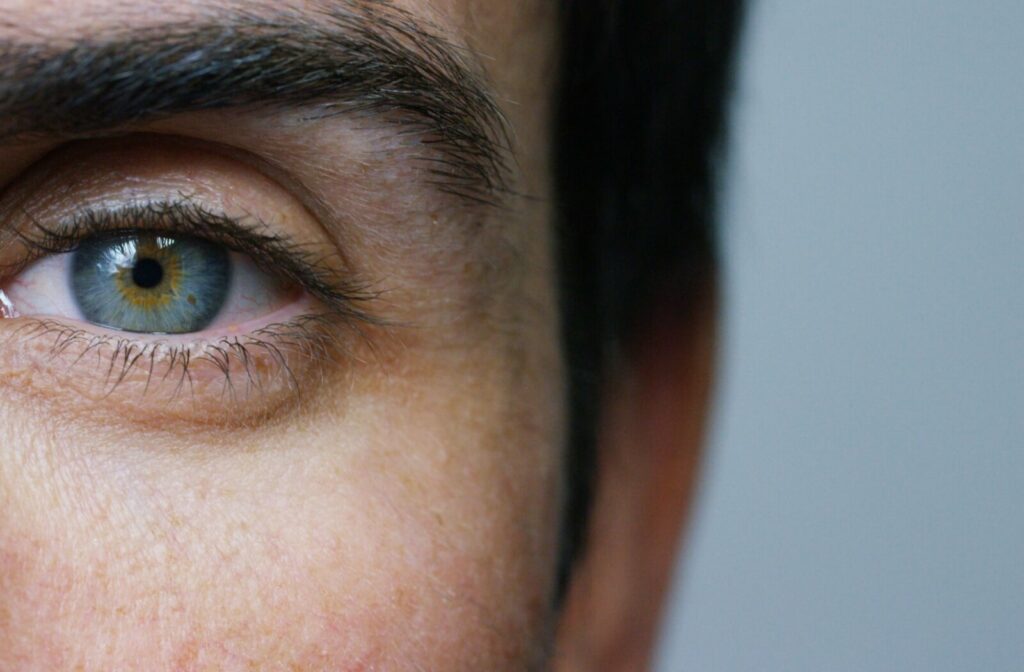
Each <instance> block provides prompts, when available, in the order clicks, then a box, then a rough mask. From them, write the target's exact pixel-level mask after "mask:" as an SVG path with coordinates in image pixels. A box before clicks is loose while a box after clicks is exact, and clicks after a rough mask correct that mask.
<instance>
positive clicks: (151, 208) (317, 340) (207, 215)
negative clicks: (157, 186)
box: [0, 196, 382, 398]
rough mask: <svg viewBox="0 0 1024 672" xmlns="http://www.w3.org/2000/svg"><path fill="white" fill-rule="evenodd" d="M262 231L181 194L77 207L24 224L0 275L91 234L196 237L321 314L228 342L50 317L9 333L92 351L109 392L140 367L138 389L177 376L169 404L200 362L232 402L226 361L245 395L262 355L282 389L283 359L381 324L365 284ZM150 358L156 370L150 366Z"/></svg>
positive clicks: (61, 350)
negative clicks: (292, 288)
mask: <svg viewBox="0 0 1024 672" xmlns="http://www.w3.org/2000/svg"><path fill="white" fill-rule="evenodd" d="M266 229H267V226H266V225H265V224H263V223H261V222H259V221H256V220H253V219H247V220H239V219H233V218H230V217H227V216H225V215H222V214H218V213H214V212H211V211H209V210H207V209H205V208H203V207H202V206H200V205H199V204H197V203H194V202H193V201H191V200H190V199H188V198H187V197H185V196H182V197H181V198H180V200H178V201H175V202H158V203H146V204H143V205H139V204H133V205H129V206H125V207H121V208H118V209H113V210H85V211H83V212H80V213H77V214H76V215H75V216H73V217H72V218H69V219H68V220H67V221H65V222H62V223H60V224H58V226H57V227H56V228H48V227H46V226H44V225H43V224H42V223H40V222H36V221H33V222H32V223H31V226H30V227H29V230H28V231H21V232H18V234H17V239H18V240H20V241H21V243H22V244H23V245H24V246H25V248H26V254H25V255H24V256H23V257H22V258H21V259H20V260H19V261H18V262H17V263H16V264H15V265H13V266H11V267H8V268H3V269H0V278H4V277H11V276H14V275H17V274H18V273H20V272H21V271H22V270H24V269H25V268H27V267H28V266H29V265H31V264H32V263H33V262H35V261H37V260H39V259H41V258H43V257H46V256H48V255H53V254H64V253H70V252H74V251H75V250H76V249H78V247H79V246H81V244H82V243H83V242H84V241H86V240H88V239H89V238H92V237H94V236H99V235H103V236H116V235H137V234H139V233H146V234H148V235H160V234H164V235H168V236H179V237H180V236H182V235H189V236H194V237H197V238H202V239H204V240H208V241H210V242H213V243H216V244H219V245H222V246H224V247H225V248H227V249H229V250H232V251H234V252H238V253H242V254H246V255H247V256H249V257H250V258H251V259H252V260H253V262H254V263H255V264H256V265H257V266H258V267H261V268H262V269H263V270H265V271H267V272H269V273H274V274H277V275H279V276H283V277H284V278H285V279H287V280H289V281H291V282H294V283H295V284H296V285H298V286H299V287H302V288H303V289H304V290H305V291H306V292H308V293H309V294H310V295H311V296H313V297H314V298H316V299H318V300H319V302H320V303H321V304H322V306H323V309H322V310H321V311H319V312H315V313H309V314H305V315H299V316H297V317H295V318H292V319H291V320H289V321H287V322H282V323H272V324H268V325H265V326H263V327H261V328H260V329H257V330H256V331H254V332H252V333H249V334H246V335H243V336H233V337H230V338H220V339H214V340H210V341H203V340H199V341H196V342H193V343H189V344H185V345H175V344H172V343H168V342H167V341H165V340H156V341H149V342H146V341H144V340H137V339H135V338H132V337H127V336H122V335H119V334H118V335H111V334H101V333H96V332H92V331H90V330H88V329H84V328H79V327H72V326H70V325H68V324H65V323H63V322H61V321H59V320H55V319H52V318H34V319H32V320H30V321H29V322H27V323H26V324H25V325H23V326H22V327H21V328H19V329H17V330H16V331H15V335H22V336H25V337H28V338H30V339H33V340H35V339H42V338H47V337H49V338H50V339H52V343H51V345H50V348H51V349H50V356H51V357H56V356H59V355H62V354H65V353H67V352H69V351H77V356H75V357H74V359H73V364H77V363H78V362H81V361H83V360H85V359H86V358H87V357H90V356H91V355H92V354H95V355H96V357H97V360H98V362H97V363H98V364H102V365H104V366H106V369H107V370H106V374H105V376H106V377H105V381H104V387H105V388H106V394H110V393H112V392H113V391H114V390H115V389H116V388H117V387H118V386H119V385H120V384H121V383H122V382H123V381H124V380H125V379H126V378H127V377H128V376H129V374H130V373H131V372H132V371H133V370H135V369H136V368H137V367H146V369H147V371H146V378H145V387H144V390H145V391H148V390H149V388H150V384H151V383H152V382H153V381H154V380H155V379H156V378H159V379H160V380H161V381H166V380H168V379H172V380H173V379H175V378H176V379H177V383H176V384H175V386H174V390H173V393H172V397H175V398H176V397H177V396H178V395H179V394H180V393H181V391H182V390H183V389H185V388H186V386H187V387H188V388H190V389H191V388H192V383H193V375H192V367H193V366H194V365H195V364H197V363H200V362H204V363H208V364H210V365H211V366H213V367H214V369H215V370H216V371H219V372H220V373H221V374H223V380H224V391H225V393H226V394H229V395H230V396H232V397H233V396H235V394H236V392H237V390H236V386H235V382H236V381H235V380H234V378H233V364H236V365H238V367H240V369H241V371H242V372H243V373H244V376H245V378H246V380H247V382H248V385H249V387H250V388H260V387H262V379H261V377H260V375H259V373H258V372H256V371H254V368H260V367H258V366H257V365H256V363H257V362H258V361H260V356H261V355H262V356H263V357H264V358H269V361H270V362H272V363H273V364H274V365H275V366H276V367H277V368H278V369H279V371H280V372H281V373H283V374H284V375H285V376H286V378H287V381H288V385H289V386H290V387H291V388H292V389H299V388H300V387H301V386H300V382H299V379H298V377H297V376H296V375H295V374H294V372H293V369H292V367H291V365H290V363H289V358H288V353H293V352H294V353H298V354H299V355H300V356H302V357H304V358H307V359H308V360H321V359H324V358H326V357H328V356H330V354H331V353H333V352H336V351H337V349H338V345H339V344H340V342H341V341H342V340H343V339H341V338H340V336H339V334H340V332H354V333H355V334H356V335H357V336H363V337H364V338H365V334H364V332H363V327H367V326H381V325H382V322H381V321H380V320H379V319H377V318H375V317H374V316H372V315H370V314H369V313H368V312H367V311H366V310H365V309H364V307H363V306H364V305H365V304H366V303H367V302H368V301H370V300H371V299H373V298H374V297H375V295H374V294H371V293H370V292H369V291H368V288H367V286H366V285H365V284H362V283H359V282H356V281H353V280H349V281H342V280H340V279H338V278H336V277H334V276H335V275H336V272H332V271H330V270H329V269H328V266H327V264H326V258H325V257H323V256H317V255H315V254H313V253H311V252H310V251H309V250H307V249H303V248H302V247H300V246H298V245H296V244H295V243H293V242H291V241H289V240H288V239H287V238H285V237H283V236H279V235H270V234H267V233H265V231H266ZM158 361H159V362H160V363H161V366H162V369H159V368H158V366H157V363H158Z"/></svg>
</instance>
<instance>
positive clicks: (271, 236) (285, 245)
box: [0, 194, 386, 326]
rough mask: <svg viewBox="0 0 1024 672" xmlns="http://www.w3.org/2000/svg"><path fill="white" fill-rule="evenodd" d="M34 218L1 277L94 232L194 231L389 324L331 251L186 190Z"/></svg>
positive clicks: (364, 318)
mask: <svg viewBox="0 0 1024 672" xmlns="http://www.w3.org/2000/svg"><path fill="white" fill-rule="evenodd" d="M26 216H27V213H26ZM29 221H30V224H31V225H30V226H29V227H28V231H25V230H18V231H16V232H15V236H16V238H17V239H18V240H19V241H20V242H21V243H22V244H23V245H24V246H25V247H26V249H27V254H26V255H25V256H24V257H23V258H21V259H19V260H18V261H17V262H15V263H14V264H9V265H7V266H6V267H2V268H0V279H3V278H5V277H11V276H13V275H16V274H17V273H19V272H21V271H22V270H24V269H25V268H26V267H27V266H29V265H30V264H31V263H33V262H34V261H37V260H38V259H40V258H42V257H44V256H47V255H52V254H62V253H68V252H73V251H74V250H76V249H77V248H78V246H80V245H81V244H82V242H83V241H85V240H87V239H89V238H93V237H98V236H124V235H138V234H140V233H145V234H147V235H154V234H165V235H168V236H178V237H180V236H182V235H189V236H193V237H196V238H201V239H205V240H209V241H211V242H214V243H217V244H220V245H223V246H224V247H226V248H228V249H230V250H232V251H235V252H238V253H242V254H245V255H247V256H249V257H250V258H251V259H252V261H253V262H254V263H255V264H256V265H257V266H258V267H260V268H261V269H262V270H264V271H266V272H268V273H273V274H277V275H279V276H283V277H284V278H285V279H287V280H289V281H292V282H294V283H296V284H297V285H298V286H300V287H302V288H303V289H305V290H306V291H307V292H309V294H310V295H312V296H313V297H315V298H316V299H318V300H320V301H321V302H323V304H324V305H325V306H326V307H327V308H328V309H329V311H330V312H331V313H333V314H335V315H337V316H339V317H341V318H344V319H345V320H346V321H349V322H352V323H354V324H358V323H362V324H367V325H372V326H386V325H384V323H383V321H382V320H381V319H379V318H378V317H376V316H374V315H372V314H370V313H369V312H368V310H367V309H366V308H365V306H366V304H368V303H369V302H370V301H372V300H373V299H374V298H376V297H377V296H378V294H379V293H375V292H372V291H370V289H369V286H368V285H367V284H366V283H364V282H362V281H360V280H359V279H357V278H348V279H343V278H340V277H337V276H338V275H339V273H340V272H342V271H337V270H332V269H331V268H330V267H329V266H328V264H327V259H328V257H327V255H317V254H315V253H313V252H311V251H310V250H308V249H304V248H303V246H301V245H299V244H297V243H295V242H293V241H291V240H290V239H289V238H288V237H287V236H285V235H282V234H278V233H268V230H269V228H270V227H269V226H268V225H266V224H264V223H262V222H260V221H259V220H258V219H256V218H255V217H252V216H248V217H246V218H245V219H241V218H235V217H231V216H228V215H225V214H222V213H216V212H213V211H211V210H209V209H207V208H205V207H203V206H202V205H200V204H199V203H197V202H196V201H194V200H193V199H191V198H189V197H188V195H186V194H181V195H180V197H179V199H178V200H175V201H170V202H168V201H157V202H145V203H132V204H128V205H122V206H118V207H116V208H110V209H104V208H90V209H85V210H82V211H79V212H77V213H75V214H74V215H72V216H71V217H69V218H67V219H65V220H62V221H60V222H58V223H57V224H56V225H55V226H49V225H47V224H44V223H42V222H40V221H38V220H37V219H35V218H32V217H29ZM348 273H350V274H351V273H352V271H348Z"/></svg>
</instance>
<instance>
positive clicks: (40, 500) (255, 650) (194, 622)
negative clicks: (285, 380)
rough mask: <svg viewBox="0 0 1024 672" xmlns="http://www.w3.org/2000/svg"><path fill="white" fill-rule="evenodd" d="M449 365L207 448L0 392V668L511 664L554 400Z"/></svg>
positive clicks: (547, 524)
mask: <svg viewBox="0 0 1024 672" xmlns="http://www.w3.org/2000/svg"><path fill="white" fill-rule="evenodd" d="M464 366H465V367H467V370H464V371H460V375H459V376H457V377H455V378H452V379H451V381H452V382H451V384H447V385H446V384H444V381H443V380H441V379H440V378H438V377H437V376H435V375H433V374H431V372H429V371H425V370H417V371H414V370H411V369H407V370H403V371H402V372H401V373H402V375H396V376H394V377H393V380H394V381H396V382H394V383H393V384H392V383H387V382H379V381H378V382H377V383H375V384H374V389H372V390H371V389H365V390H359V391H358V392H359V393H358V394H353V395H352V397H353V398H355V399H358V400H359V401H358V402H356V403H351V404H347V405H345V407H344V408H341V407H340V406H339V407H335V406H333V405H331V404H325V405H324V407H323V408H321V409H320V410H319V411H318V412H317V413H314V414H312V415H310V417H308V418H306V419H305V421H296V422H295V423H289V424H288V426H287V427H281V428H280V429H278V430H261V431H260V433H259V434H258V438H256V435H253V436H250V437H247V438H245V439H242V438H241V437H233V438H232V437H228V438H225V439H224V440H223V441H222V442H221V443H220V444H219V445H211V442H209V441H208V440H207V438H206V437H203V438H202V439H201V440H202V441H203V444H202V445H193V444H191V443H189V441H188V440H187V439H185V440H182V439H180V438H179V439H175V440H171V439H165V440H159V441H147V442H145V444H144V443H143V442H141V441H139V440H138V439H134V440H133V439H132V438H131V437H126V436H123V435H115V434H111V435H109V436H93V437H85V436H82V435H81V434H80V433H74V432H65V431H64V430H62V429H61V428H60V427H57V426H48V425H47V424H46V423H40V422H37V421H36V420H35V419H33V418H29V417H28V416H26V415H24V414H20V415H19V414H15V413H14V412H13V411H12V410H11V409H9V408H8V409H6V411H5V407H4V405H3V402H2V401H0V421H3V422H4V423H5V426H6V427H9V428H17V427H21V428H22V429H21V430H20V431H18V430H15V433H14V437H15V438H14V445H15V446H17V447H18V451H17V460H12V459H10V457H11V456H10V455H8V456H5V459H3V460H0V463H2V465H4V466H2V467H0V468H2V469H3V470H4V471H2V472H0V483H2V488H0V493H2V494H0V497H3V501H2V502H0V503H2V504H3V509H2V514H0V572H2V574H0V669H9V668H12V669H20V668H22V667H24V666H26V665H28V666H29V667H32V666H36V667H39V669H65V668H73V667H74V666H75V665H82V666H83V667H84V669H101V668H104V667H106V668H107V669H110V668H118V669H123V668H124V666H125V665H126V664H127V663H125V661H138V660H147V661H152V665H153V667H154V668H160V669H162V668H169V669H185V670H188V669H204V668H205V667H214V668H217V669H252V668H253V666H255V667H260V666H266V665H268V664H269V665H271V666H273V665H280V666H284V665H293V666H297V667H296V669H324V668H329V669H345V670H349V669H350V670H363V669H367V670H368V669H416V667H417V666H419V667H422V668H424V669H444V670H461V669H488V670H503V669H521V667H522V666H523V661H524V660H526V659H528V658H529V657H530V656H532V655H534V653H533V648H534V647H535V646H536V642H538V641H541V640H542V639H543V637H544V628H545V626H546V624H547V617H548V610H549V604H550V603H549V600H550V590H551V578H552V576H551V575H552V570H553V569H554V566H555V548H556V538H555V537H556V532H557V515H556V512H557V507H556V503H557V500H558V493H557V486H556V482H557V478H556V475H557V473H558V460H557V455H558V453H559V450H558V448H557V446H559V445H560V437H559V432H558V431H557V426H556V424H555V423H554V422H553V418H554V417H555V416H556V414H557V413H556V412H555V411H553V410H549V409H555V408H557V404H548V403H547V401H549V400H548V399H547V395H543V394H542V395H540V396H539V397H538V396H536V395H534V396H532V397H531V396H529V395H523V394H521V392H522V391H521V390H519V389H512V388H510V387H509V386H508V383H507V381H508V378H507V375H506V374H505V373H503V372H497V373H492V374H489V375H485V374H481V373H477V374H476V375H475V376H474V375H470V374H469V373H468V369H473V370H476V371H478V372H479V371H484V370H486V368H485V367H483V366H482V363H481V362H466V363H465V365H464ZM423 377H426V378H429V379H430V384H429V385H422V384H415V383H414V382H413V381H416V380H417V379H418V378H423ZM382 379H383V380H385V381H386V380H387V377H382ZM455 381H458V384H457V385H456V384H455ZM499 381H502V382H499ZM420 382H421V383H422V382H423V381H422V380H421V381H420ZM424 390H428V391H429V392H424ZM341 396H343V395H339V397H341ZM525 399H531V402H530V403H525V402H524V400H525ZM542 400H543V401H542ZM549 415H550V416H551V417H550V418H548V416H549ZM324 418H334V419H335V420H333V421H327V420H324ZM10 436H11V435H8V437H10ZM470 661H476V663H475V664H476V665H477V667H474V666H473V665H474V663H471V662H470ZM481 661H484V662H481ZM29 663H31V664H29ZM127 665H128V669H131V665H130V664H127ZM479 665H483V666H482V667H480V666H479ZM147 666H148V665H147Z"/></svg>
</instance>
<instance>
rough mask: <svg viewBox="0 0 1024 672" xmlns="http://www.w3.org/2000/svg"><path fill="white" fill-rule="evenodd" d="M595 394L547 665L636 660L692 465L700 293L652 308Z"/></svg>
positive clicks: (695, 460) (703, 391)
mask: <svg viewBox="0 0 1024 672" xmlns="http://www.w3.org/2000/svg"><path fill="white" fill-rule="evenodd" d="M654 315H655V317H653V318H652V319H651V320H650V321H649V322H648V323H646V324H645V325H643V326H644V328H642V329H640V330H639V331H638V335H637V338H636V339H635V340H634V341H633V342H632V344H631V345H630V347H629V349H628V351H627V355H628V356H627V357H625V358H624V360H625V361H623V362H622V364H621V365H620V366H619V367H618V369H617V370H615V371H613V372H612V375H611V376H610V379H609V380H610V383H609V385H608V387H607V389H606V392H605V394H604V397H603V402H602V405H603V409H602V410H603V420H602V423H601V427H600V439H599V455H598V459H597V473H596V483H595V498H594V502H593V509H592V516H591V519H590V527H589V531H588V537H587V540H588V541H587V547H586V552H585V553H584V555H583V557H582V558H581V559H580V561H579V564H578V566H577V569H576V571H575V573H574V577H573V579H572V582H571V587H570V591H569V595H568V599H567V601H566V605H565V609H564V612H563V614H562V620H561V623H560V626H559V631H558V636H557V653H556V665H555V669H557V670H559V671H561V672H568V671H570V670H571V671H574V672H575V671H581V672H582V671H583V670H586V671H588V672H601V671H604V670H608V671H621V670H645V669H648V667H649V664H650V660H651V655H652V649H653V646H654V644H655V638H656V635H657V626H658V621H659V616H660V614H661V609H662V606H663V603H664V598H665V595H666V593H667V591H668V588H669V585H670V581H671V576H672V570H673V567H674V565H675V562H674V559H675V555H676V550H677V547H678V545H679V543H678V542H679V536H680V533H681V531H682V528H683V525H684V522H685V520H686V513H687V509H688V506H689V502H690V500H691V498H692V495H693V489H694V485H695V483H696V480H697V473H698V469H699V465H700V446H701V442H702V439H703V433H704V426H705V417H706V411H707V406H708V397H709V391H710V387H711V380H712V369H713V363H714V344H715V299H714V293H713V292H711V291H709V292H707V293H706V294H705V298H704V299H703V300H701V301H700V303H699V305H697V306H696V307H695V309H694V310H692V311H686V313H685V315H682V314H680V312H679V311H678V310H673V309H668V310H660V311H655V312H654Z"/></svg>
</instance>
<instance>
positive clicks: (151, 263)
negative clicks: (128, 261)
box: [132, 259, 164, 289]
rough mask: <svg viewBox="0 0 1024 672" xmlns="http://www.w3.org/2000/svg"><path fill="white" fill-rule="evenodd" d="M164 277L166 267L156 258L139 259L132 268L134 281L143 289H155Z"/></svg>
mask: <svg viewBox="0 0 1024 672" xmlns="http://www.w3.org/2000/svg"><path fill="white" fill-rule="evenodd" d="M163 279H164V267H163V266H161V265H160V262H159V261H157V260H156V259H139V261H138V263H137V264H135V268H133V269H132V282H134V283H135V284H136V285H138V286H139V287H141V288H142V289H153V288H154V287H156V286H157V285H159V284H160V283H161V282H162V281H163Z"/></svg>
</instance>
